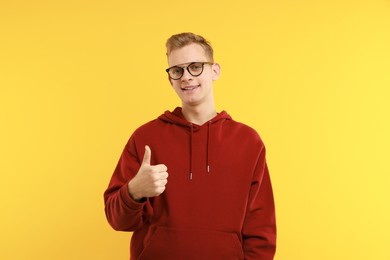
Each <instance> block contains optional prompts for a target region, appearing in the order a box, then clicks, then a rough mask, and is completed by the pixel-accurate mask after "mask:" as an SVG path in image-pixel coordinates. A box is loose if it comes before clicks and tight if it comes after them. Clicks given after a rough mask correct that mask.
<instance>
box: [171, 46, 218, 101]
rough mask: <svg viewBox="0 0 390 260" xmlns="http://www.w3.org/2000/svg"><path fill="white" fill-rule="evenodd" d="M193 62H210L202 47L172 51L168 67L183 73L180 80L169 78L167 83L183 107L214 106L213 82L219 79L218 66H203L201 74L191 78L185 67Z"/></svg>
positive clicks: (187, 47)
mask: <svg viewBox="0 0 390 260" xmlns="http://www.w3.org/2000/svg"><path fill="white" fill-rule="evenodd" d="M193 62H210V60H209V59H208V58H207V56H206V54H205V52H204V50H203V48H202V46H200V45H198V44H190V45H187V46H184V47H182V48H180V49H176V50H173V51H172V52H171V53H170V54H169V56H168V64H169V67H173V66H177V67H181V68H184V72H183V76H182V77H181V78H180V79H177V80H174V79H171V78H169V82H170V83H171V85H172V87H173V88H174V90H175V91H176V93H177V95H178V96H179V98H180V99H181V101H182V105H183V106H185V105H189V106H198V105H214V97H213V80H217V79H218V77H219V72H220V69H219V65H218V64H204V65H203V71H202V74H200V75H199V76H193V75H191V74H190V73H189V72H188V70H187V66H188V65H190V64H191V63H193ZM192 74H195V73H192Z"/></svg>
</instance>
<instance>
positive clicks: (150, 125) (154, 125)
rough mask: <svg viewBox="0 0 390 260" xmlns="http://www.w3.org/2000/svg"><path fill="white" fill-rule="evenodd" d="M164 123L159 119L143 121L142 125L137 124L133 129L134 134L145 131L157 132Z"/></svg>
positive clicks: (140, 133) (145, 132)
mask: <svg viewBox="0 0 390 260" xmlns="http://www.w3.org/2000/svg"><path fill="white" fill-rule="evenodd" d="M163 125H164V123H163V122H161V120H159V119H157V118H156V119H153V120H151V121H149V122H146V123H144V124H143V125H141V126H139V127H138V128H137V129H136V130H135V131H134V135H142V134H147V133H153V132H158V131H159V129H160V128H161V127H162V126H163Z"/></svg>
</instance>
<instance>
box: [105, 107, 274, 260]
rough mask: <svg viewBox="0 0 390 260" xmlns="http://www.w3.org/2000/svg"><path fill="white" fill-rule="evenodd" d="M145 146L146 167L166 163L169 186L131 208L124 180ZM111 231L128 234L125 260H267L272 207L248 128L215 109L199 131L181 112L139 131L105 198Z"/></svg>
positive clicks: (259, 149)
mask: <svg viewBox="0 0 390 260" xmlns="http://www.w3.org/2000/svg"><path fill="white" fill-rule="evenodd" d="M145 145H149V147H150V148H151V151H152V157H151V165H155V164H165V165H166V166H167V168H168V173H169V177H168V183H167V185H166V189H165V191H164V192H163V193H162V194H161V195H160V196H157V197H152V198H147V199H144V201H143V202H141V203H138V202H136V201H134V200H133V199H132V198H131V196H130V195H129V192H128V189H127V183H128V182H129V180H131V179H132V178H133V177H134V176H135V175H136V174H137V172H138V169H139V167H140V165H141V163H142V159H143V155H144V151H145ZM104 200H105V212H106V216H107V219H108V222H109V223H110V225H111V226H112V227H113V228H114V229H115V230H122V231H134V233H133V235H132V239H131V245H130V256H131V259H140V260H144V259H152V260H155V259H169V260H176V259H186V260H189V259H196V260H199V259H212V260H218V259H221V260H227V259H257V260H271V259H273V257H274V254H275V249H276V223H275V208H274V200H273V193H272V187H271V182H270V176H269V173H268V168H267V164H266V159H265V147H264V144H263V142H262V141H261V139H260V137H259V135H258V134H257V133H256V131H255V130H253V129H252V128H250V127H248V126H246V125H244V124H241V123H238V122H236V121H234V120H232V118H231V117H230V116H229V115H228V114H227V113H226V112H221V113H219V114H218V115H217V116H216V117H215V118H213V119H212V120H210V121H209V122H207V123H205V124H204V125H202V126H199V125H196V124H192V123H190V122H188V121H186V120H185V119H184V117H183V115H182V113H181V108H176V109H175V110H174V111H173V112H169V111H166V112H165V113H164V114H163V115H161V116H160V117H158V118H157V119H155V120H153V121H151V122H149V123H147V124H145V125H143V126H141V127H140V128H138V129H137V130H136V131H135V132H134V133H133V135H132V136H131V138H130V140H129V141H128V143H127V145H126V147H125V149H124V151H123V153H122V155H121V157H120V160H119V162H118V165H117V167H116V169H115V172H114V174H113V176H112V178H111V181H110V184H109V186H108V188H107V190H106V192H105V193H104Z"/></svg>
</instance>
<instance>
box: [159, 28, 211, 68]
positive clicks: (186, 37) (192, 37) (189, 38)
mask: <svg viewBox="0 0 390 260" xmlns="http://www.w3.org/2000/svg"><path fill="white" fill-rule="evenodd" d="M191 43H195V44H199V45H200V46H201V47H202V48H203V49H204V52H205V54H206V57H207V58H209V59H210V62H214V50H213V47H211V44H210V42H209V41H207V40H206V39H205V38H204V37H202V36H200V35H196V34H194V33H190V32H186V33H179V34H174V35H172V36H171V37H169V39H168V40H167V42H166V44H165V46H166V47H167V55H169V54H170V53H171V52H172V51H173V50H176V49H180V48H182V47H184V46H187V45H189V44H191Z"/></svg>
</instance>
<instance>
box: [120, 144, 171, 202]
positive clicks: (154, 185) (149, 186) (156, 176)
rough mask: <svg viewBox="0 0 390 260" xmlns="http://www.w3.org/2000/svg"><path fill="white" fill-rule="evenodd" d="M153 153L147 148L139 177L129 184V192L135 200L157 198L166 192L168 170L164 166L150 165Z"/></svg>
mask: <svg viewBox="0 0 390 260" xmlns="http://www.w3.org/2000/svg"><path fill="white" fill-rule="evenodd" d="M151 157H152V151H151V150H150V148H149V146H145V153H144V158H143V160H142V164H141V167H140V168H139V170H138V172H137V175H136V176H135V177H134V178H133V179H132V180H131V181H129V183H128V186H127V188H128V190H129V193H130V195H131V197H132V198H133V199H134V200H136V201H137V200H140V199H142V198H147V197H155V196H158V195H160V194H161V193H163V192H164V190H165V185H166V184H167V182H168V180H167V178H168V172H167V170H168V168H167V166H165V165H164V164H157V165H150V158H151Z"/></svg>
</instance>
